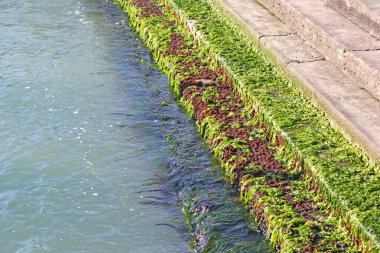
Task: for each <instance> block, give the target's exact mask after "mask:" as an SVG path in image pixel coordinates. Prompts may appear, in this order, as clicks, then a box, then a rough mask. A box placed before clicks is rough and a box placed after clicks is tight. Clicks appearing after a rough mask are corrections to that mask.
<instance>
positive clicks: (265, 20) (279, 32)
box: [220, 0, 294, 38]
mask: <svg viewBox="0 0 380 253" xmlns="http://www.w3.org/2000/svg"><path fill="white" fill-rule="evenodd" d="M220 3H221V4H222V6H223V7H224V8H225V9H226V10H227V11H228V12H230V13H232V14H233V15H234V16H235V18H237V19H238V20H240V21H241V22H242V23H244V24H245V25H246V28H248V29H249V31H250V32H251V33H252V35H254V36H255V37H257V38H260V37H262V36H268V35H274V36H284V35H288V34H292V33H294V32H293V31H292V30H291V29H290V28H289V27H288V26H287V25H285V24H284V23H282V22H281V21H279V20H278V18H276V17H275V16H273V15H272V14H271V13H270V12H269V11H268V10H266V9H264V8H263V7H262V6H261V5H260V4H258V3H257V2H256V1H255V0H241V1H236V0H222V1H220Z"/></svg>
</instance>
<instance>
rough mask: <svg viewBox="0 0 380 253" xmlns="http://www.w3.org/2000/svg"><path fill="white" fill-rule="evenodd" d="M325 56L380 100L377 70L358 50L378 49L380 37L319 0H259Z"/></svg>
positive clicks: (379, 47)
mask: <svg viewBox="0 0 380 253" xmlns="http://www.w3.org/2000/svg"><path fill="white" fill-rule="evenodd" d="M258 1H259V2H260V3H262V4H263V5H264V6H266V7H267V8H268V9H270V10H271V11H272V12H273V13H274V14H275V15H276V16H278V17H279V18H280V19H282V20H283V21H284V22H285V23H287V24H288V25H289V26H291V28H292V29H293V30H294V31H296V32H297V34H299V35H300V36H301V37H302V38H303V39H304V40H305V41H307V42H308V43H310V45H311V46H312V47H314V48H316V49H317V50H318V51H319V52H320V53H322V55H323V56H324V57H325V58H326V59H328V60H330V61H331V62H333V63H334V64H336V65H337V66H338V67H340V68H341V70H342V71H344V72H346V73H347V74H349V75H351V76H353V77H354V78H357V79H358V84H359V85H361V87H363V88H365V89H366V90H367V91H368V92H370V93H371V94H372V95H374V96H375V97H377V98H378V99H380V87H379V85H378V83H379V82H380V79H379V76H378V75H377V74H376V73H377V71H378V69H377V68H376V66H375V65H373V64H370V63H369V62H367V61H366V60H365V59H364V58H360V57H358V55H357V54H356V53H352V52H356V51H376V50H379V49H380V40H378V39H377V38H376V37H374V36H372V35H371V34H369V33H368V32H367V31H365V30H364V29H362V28H360V27H359V26H357V25H356V24H354V23H353V22H351V21H350V20H348V19H347V18H346V17H345V16H344V15H342V14H340V13H339V12H337V11H336V10H334V9H332V8H330V7H328V6H326V5H325V4H324V3H323V2H322V1H319V0H258Z"/></svg>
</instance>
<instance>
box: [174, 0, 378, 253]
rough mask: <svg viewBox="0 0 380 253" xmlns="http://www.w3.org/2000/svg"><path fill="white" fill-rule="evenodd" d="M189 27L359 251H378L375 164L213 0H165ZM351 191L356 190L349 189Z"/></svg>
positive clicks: (376, 175)
mask: <svg viewBox="0 0 380 253" xmlns="http://www.w3.org/2000/svg"><path fill="white" fill-rule="evenodd" d="M167 2H168V4H170V5H171V6H172V7H173V9H174V10H175V11H176V12H177V13H179V14H180V17H181V19H182V22H183V23H184V24H189V22H191V24H196V25H195V26H194V25H193V26H192V32H193V34H194V36H198V37H201V38H202V39H201V40H199V43H200V44H201V45H202V47H206V48H207V50H208V52H209V53H210V55H212V58H213V59H214V60H215V61H216V62H218V63H219V64H220V65H221V66H223V67H224V68H225V69H226V70H227V71H228V72H229V74H231V76H232V77H233V78H234V80H235V83H236V84H237V85H238V86H237V90H238V91H239V92H240V93H241V94H242V96H243V98H247V99H249V100H251V101H254V102H255V104H256V109H257V110H259V111H260V113H261V115H262V119H261V122H263V123H265V124H268V125H270V126H272V128H273V131H274V132H277V133H280V134H281V135H282V136H283V138H284V142H285V143H286V145H287V149H288V150H287V151H286V152H285V153H288V154H292V155H290V156H293V157H294V156H295V155H296V156H299V157H300V158H301V159H302V161H303V166H304V169H305V170H308V171H310V174H309V175H310V177H312V178H313V179H314V180H315V181H316V182H318V184H319V186H320V191H321V192H322V193H324V194H325V195H327V200H326V201H329V202H330V204H331V207H332V208H333V209H335V210H339V212H340V213H341V215H342V216H344V220H345V221H347V223H348V226H351V228H352V229H351V233H352V236H354V237H356V238H358V239H360V240H361V241H362V243H361V247H362V248H363V250H368V249H371V251H373V252H379V251H380V225H379V224H380V201H379V199H380V198H379V193H380V192H379V189H378V185H379V183H378V182H380V181H379V179H380V175H379V174H380V173H379V168H378V167H377V166H376V164H375V163H374V162H372V161H370V160H369V159H368V158H367V157H366V156H365V155H364V154H363V153H362V152H361V151H360V150H358V149H357V148H356V147H354V146H353V145H352V144H350V143H349V142H348V141H347V140H346V139H345V138H344V137H343V136H342V134H341V133H339V132H338V131H337V130H335V129H334V128H333V127H332V126H331V125H330V124H329V121H328V120H327V118H326V117H325V116H324V115H323V113H321V112H320V110H318V108H316V107H315V106H314V105H313V104H312V103H311V101H310V99H309V98H308V96H307V95H305V94H303V92H302V90H303V89H302V88H300V87H299V86H298V84H297V83H296V82H293V81H292V80H290V79H287V78H286V77H285V76H284V74H283V72H282V70H281V68H280V67H277V66H276V65H275V64H274V63H273V62H271V59H270V58H269V57H267V56H266V55H264V54H263V53H262V52H261V51H260V50H259V49H258V48H255V44H254V43H253V42H252V41H250V40H249V38H247V36H245V35H244V34H242V33H241V31H240V30H239V29H238V27H237V26H236V25H235V24H233V23H232V22H231V21H230V20H229V19H228V18H226V17H227V16H226V15H225V13H224V12H223V11H222V10H220V9H218V8H219V6H218V5H215V2H214V1H211V0H204V1H197V0H167ZM353 192H355V194H352V193H353Z"/></svg>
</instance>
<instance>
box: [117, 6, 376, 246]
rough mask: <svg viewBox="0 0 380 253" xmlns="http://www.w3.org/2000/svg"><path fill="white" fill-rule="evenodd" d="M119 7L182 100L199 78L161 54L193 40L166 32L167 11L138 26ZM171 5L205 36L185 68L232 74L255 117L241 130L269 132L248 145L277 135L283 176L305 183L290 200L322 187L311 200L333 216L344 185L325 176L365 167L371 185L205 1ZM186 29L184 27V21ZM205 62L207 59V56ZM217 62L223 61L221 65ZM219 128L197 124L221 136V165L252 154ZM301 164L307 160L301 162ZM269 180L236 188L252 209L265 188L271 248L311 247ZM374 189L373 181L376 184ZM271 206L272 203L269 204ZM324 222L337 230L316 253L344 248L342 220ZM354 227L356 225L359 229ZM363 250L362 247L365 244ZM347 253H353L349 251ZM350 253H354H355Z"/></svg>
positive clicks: (306, 229)
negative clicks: (195, 65) (234, 153)
mask: <svg viewBox="0 0 380 253" xmlns="http://www.w3.org/2000/svg"><path fill="white" fill-rule="evenodd" d="M119 2H122V3H123V2H124V8H126V10H127V11H128V13H129V15H130V17H131V22H132V25H133V26H134V27H135V28H136V29H137V31H138V32H139V33H140V35H141V36H142V38H143V39H144V40H145V42H146V43H147V45H148V47H149V48H150V49H151V50H152V51H153V56H154V58H155V59H156V61H157V64H158V66H159V67H160V68H161V69H162V70H163V71H164V72H165V73H166V74H168V75H169V77H170V80H171V85H172V87H171V88H172V90H173V92H174V93H175V95H176V96H180V95H181V91H180V82H181V81H183V80H186V79H187V78H189V77H191V76H192V75H196V74H197V73H196V69H190V70H188V71H186V72H183V71H179V70H180V68H181V67H180V66H181V64H182V63H183V62H184V61H183V57H180V56H173V55H169V56H165V52H167V50H168V47H169V44H168V41H169V38H170V36H171V34H173V33H174V32H176V33H181V35H183V36H184V37H185V40H186V41H187V43H188V44H187V46H189V47H190V48H192V49H196V48H197V47H196V45H195V44H194V43H192V41H193V37H192V36H191V35H190V34H189V33H188V31H187V30H186V29H183V28H181V27H180V26H175V27H170V28H169V29H168V28H167V27H165V23H167V22H171V21H175V20H176V19H175V16H173V14H171V13H170V12H168V11H166V9H164V11H163V12H164V13H165V15H164V16H163V17H153V18H149V19H139V18H138V16H139V10H138V9H137V8H134V7H133V6H131V5H129V4H128V2H127V1H121V0H120V1H119ZM175 4H178V5H179V8H177V9H176V10H177V11H178V13H180V17H182V18H184V17H186V18H187V19H188V20H194V19H197V22H196V24H197V25H196V27H197V29H199V30H200V31H202V36H201V37H203V39H202V40H199V43H201V45H202V46H201V49H200V50H189V51H196V54H195V55H190V56H188V57H187V61H188V62H191V61H192V60H194V59H196V58H201V59H209V62H208V61H204V63H205V64H206V65H208V66H209V67H210V68H212V67H214V68H215V67H216V66H217V65H222V66H223V67H224V68H225V69H227V70H228V72H229V74H231V76H232V77H233V78H234V80H235V83H236V84H238V85H237V86H236V89H237V91H239V92H240V93H241V94H242V95H243V98H244V99H245V102H246V103H247V108H248V109H246V110H245V111H244V113H245V114H246V115H251V111H252V110H253V109H254V110H255V111H256V114H255V115H257V116H255V117H254V118H249V119H248V120H247V122H246V123H245V124H252V125H260V124H266V126H267V127H266V128H261V129H257V130H256V131H255V132H254V133H252V136H253V137H252V138H261V139H264V140H265V139H266V138H268V134H269V136H271V137H272V142H276V138H277V136H283V137H282V138H283V139H284V142H285V145H283V146H280V147H275V146H274V147H273V148H275V149H276V158H278V159H279V160H280V161H281V162H282V163H283V164H286V165H287V167H288V168H292V169H291V170H290V171H289V172H288V175H287V177H288V178H293V179H299V178H301V176H302V180H303V181H298V184H299V185H298V187H294V188H293V189H292V192H293V193H294V194H293V195H295V196H294V198H302V197H305V195H308V196H307V197H308V198H313V196H312V195H310V193H308V192H307V191H306V188H307V187H308V186H310V185H312V183H313V182H315V181H317V182H318V184H320V185H321V186H322V188H321V189H319V191H318V192H315V195H316V196H319V197H318V198H322V197H323V196H324V194H323V193H325V194H326V195H327V200H326V204H322V205H321V207H320V208H321V209H322V210H326V209H331V207H330V206H329V205H332V206H333V207H334V210H336V209H339V208H340V206H341V205H342V201H344V198H343V199H341V198H338V199H337V198H336V197H335V196H339V195H336V192H337V190H336V188H337V187H339V186H341V185H339V182H340V183H341V182H342V181H339V182H338V184H337V185H335V184H332V183H330V181H332V180H334V179H335V178H334V177H336V174H332V175H333V177H331V180H330V181H329V182H328V183H327V181H326V178H327V177H326V175H327V174H328V173H327V174H326V173H324V172H331V171H334V169H335V172H336V173H341V172H342V170H341V167H342V166H340V165H339V164H345V165H346V164H350V166H348V167H349V168H348V169H349V170H351V169H352V168H355V167H356V168H357V174H359V175H360V176H361V175H362V173H363V169H362V168H366V169H368V171H369V172H370V173H368V178H370V179H373V178H374V177H375V176H376V175H377V174H376V173H375V172H374V170H373V168H371V166H368V165H367V164H366V161H365V159H363V157H361V156H360V155H359V156H358V152H357V150H356V149H355V148H353V147H352V146H350V145H349V144H348V143H347V141H345V140H344V139H343V137H342V136H341V135H340V134H339V133H337V132H336V131H334V130H333V129H332V128H331V126H330V125H329V124H328V123H327V121H326V119H325V118H324V117H323V115H321V113H320V112H319V111H318V110H317V109H316V108H315V107H314V106H313V105H312V104H311V103H309V102H308V100H307V99H305V98H304V97H303V96H301V95H302V94H300V92H299V90H298V89H296V86H295V85H294V84H292V83H290V82H289V81H288V80H287V79H285V78H284V77H283V75H282V74H281V73H280V72H279V71H277V70H276V66H274V65H273V64H272V63H270V61H268V59H267V58H265V57H264V56H263V55H261V54H260V52H258V51H257V50H255V49H254V48H252V45H251V44H248V43H247V41H246V40H244V39H242V38H241V36H240V35H239V34H238V33H234V31H233V29H232V30H231V27H230V26H229V24H228V23H226V22H225V21H224V19H221V17H220V16H218V15H217V14H213V13H211V12H210V11H211V8H212V7H211V5H210V4H209V3H208V2H207V1H198V2H196V1H191V0H188V1H182V0H178V1H177V0H173V1H172V2H171V6H175ZM181 4H182V5H181ZM194 6H195V7H196V10H195V9H194V8H195V7H194ZM179 10H180V11H179ZM190 14H191V15H190ZM163 21H165V22H163ZM176 22H178V21H176ZM183 22H184V23H187V22H186V21H184V20H183ZM193 29H194V27H193ZM221 32H222V33H221ZM223 33H224V34H223ZM221 35H223V38H221ZM198 36H199V34H198ZM218 36H219V37H218ZM209 38H211V39H210V41H211V42H208V40H207V39H209ZM229 38H232V39H229ZM207 42H208V44H207ZM203 43H206V44H203ZM242 52H244V53H242ZM210 55H211V58H209V57H208V56H210ZM219 55H223V58H222V57H220V56H219ZM247 73H248V74H247ZM205 94H206V95H204V94H202V99H204V100H206V101H210V99H209V98H211V97H212V96H214V95H215V94H214V91H213V88H212V87H210V88H209V90H208V91H207V92H206V93H205ZM180 101H181V102H182V103H183V104H184V106H185V108H186V110H187V111H188V112H189V113H190V114H192V113H193V110H194V108H193V106H192V104H191V103H190V102H189V101H187V100H186V99H184V98H183V97H181V98H180ZM250 101H254V102H255V104H252V103H251V102H250ZM250 107H252V108H250ZM231 116H233V115H231ZM231 127H233V128H239V127H241V126H240V125H239V124H231ZM222 128H223V125H222V124H221V123H220V122H218V121H217V120H216V119H215V118H213V117H206V118H205V119H204V120H203V121H201V122H200V124H199V125H198V130H199V132H200V133H201V134H202V135H203V136H204V137H205V138H206V139H209V140H212V139H213V138H214V136H218V139H220V142H219V143H218V145H216V144H215V143H211V147H212V148H213V152H214V154H215V156H216V157H218V158H219V159H221V157H222V156H223V154H224V148H225V147H226V146H233V147H235V148H236V149H238V150H241V151H242V152H244V153H248V152H249V150H247V147H246V146H245V145H244V143H242V142H240V141H239V140H231V139H228V138H226V137H225V136H223V135H220V133H221V132H222ZM311 137H312V138H311ZM214 140H215V139H214ZM321 150H322V151H323V152H324V153H328V154H329V158H331V157H333V158H334V159H322V158H323V157H320V156H318V154H320V153H321ZM299 157H302V158H304V159H303V160H301V159H300V158H299ZM236 159H237V157H231V158H230V160H229V161H228V162H226V163H225V164H222V165H223V166H224V168H225V169H226V174H227V175H228V176H229V177H230V179H231V180H233V179H234V177H235V176H236V175H234V172H233V171H234V168H233V162H232V161H234V160H236ZM230 161H231V162H230ZM297 161H298V162H297ZM296 163H298V165H299V166H294V165H295V164H296ZM301 165H302V166H301ZM351 165H352V166H351ZM248 167H249V166H248ZM251 167H252V168H247V172H245V173H248V174H249V172H250V170H252V171H254V170H258V169H260V168H257V166H255V165H252V166H251ZM327 167H328V169H329V170H328V171H326V170H327V169H326V168H327ZM315 168H322V171H316V169H315ZM304 169H306V170H307V171H311V173H306V174H305V175H304V173H303V170H304ZM317 172H318V173H317ZM343 174H344V173H343ZM270 176H271V177H273V178H276V179H278V180H280V179H283V178H282V175H276V174H273V175H270ZM349 176H350V174H349V173H347V175H346V176H345V177H343V178H346V179H347V182H348V183H349V182H350V180H349V179H350V177H349ZM327 179H330V178H327ZM266 180H268V175H267V176H266V177H247V180H242V181H241V182H243V184H242V186H241V187H243V186H244V187H243V188H242V189H241V192H242V198H243V199H245V201H246V202H247V204H249V203H251V202H252V199H253V198H254V195H255V193H256V192H257V191H264V190H263V189H265V192H266V194H267V196H264V197H262V198H261V199H260V200H258V202H257V203H255V205H260V204H264V205H266V206H265V209H264V212H265V214H264V216H265V217H267V218H266V219H267V221H262V222H263V223H267V224H266V226H267V231H268V233H269V234H270V237H271V242H272V243H273V245H274V246H277V247H280V249H281V250H282V251H283V252H294V251H301V250H302V248H303V247H305V243H310V242H308V240H309V238H310V236H311V234H313V233H315V229H316V224H315V223H313V222H309V221H308V220H306V219H304V218H303V217H300V215H299V214H298V213H297V212H296V211H295V210H294V208H293V207H292V206H291V205H289V204H288V203H287V202H286V201H284V200H283V199H281V198H279V197H281V192H280V191H278V189H274V188H270V187H269V188H268V187H267V186H265V185H264V184H263V183H264V182H265V181H266ZM304 182H306V183H304ZM343 182H346V181H343ZM365 182H367V181H365ZM373 182H375V180H374V181H373ZM248 185H249V187H250V188H249V187H248V188H249V190H248V191H246V190H245V186H248ZM323 187H324V188H323ZM331 187H334V188H331ZM348 189H349V188H348ZM374 189H376V188H374ZM297 192H299V196H297V194H296V193H297ZM347 192H349V191H348V190H347V189H346V193H347ZM334 193H335V195H334ZM341 196H343V195H341ZM348 197H350V196H348ZM268 203H271V204H270V205H268ZM360 203H362V200H361V199H360V198H356V202H355V203H353V204H354V205H358V204H360ZM374 203H375V201H374V200H373V201H372V202H371V201H369V202H368V205H367V208H369V209H370V211H372V213H371V214H372V217H373V219H376V217H377V212H376V210H374V209H373V208H371V207H373V205H372V204H374ZM375 204H376V203H375ZM340 213H341V214H342V213H343V214H345V212H344V211H343V210H341V212H340ZM349 218H352V217H349ZM326 219H327V223H330V224H331V226H335V227H337V228H338V229H336V230H335V232H334V233H329V234H326V235H324V237H323V238H324V239H322V240H326V241H327V242H326V243H325V244H324V245H327V246H322V248H320V250H322V249H323V250H324V251H336V250H338V248H336V247H335V248H334V247H332V248H331V247H330V246H328V245H329V244H331V242H334V241H343V242H347V243H349V242H348V241H347V235H346V231H345V230H344V229H342V226H341V225H340V223H342V220H340V219H339V218H336V217H334V216H331V217H327V218H326ZM347 221H348V223H349V224H352V226H353V227H355V225H356V227H355V228H354V229H356V231H355V232H356V233H355V235H356V236H357V237H359V238H361V236H362V234H365V233H363V231H358V229H357V228H358V227H360V226H358V225H357V224H355V222H352V219H347ZM359 225H361V224H360V223H359ZM286 228H291V229H292V231H291V232H289V231H286ZM366 239H367V238H366ZM361 246H365V245H363V244H362V245H361ZM323 247H325V248H323ZM329 247H330V248H329ZM372 247H373V245H372ZM346 251H351V250H348V249H346ZM353 252H355V251H354V250H353Z"/></svg>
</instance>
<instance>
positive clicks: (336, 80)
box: [289, 61, 380, 159]
mask: <svg viewBox="0 0 380 253" xmlns="http://www.w3.org/2000/svg"><path fill="white" fill-rule="evenodd" d="M289 69H290V71H292V73H293V74H294V75H295V76H296V77H297V78H298V79H299V80H300V81H302V83H303V84H304V85H305V86H306V87H307V88H308V89H309V90H311V91H312V92H313V94H314V96H315V98H316V99H317V101H319V102H321V103H322V104H323V105H324V106H325V109H327V111H328V113H329V115H330V117H333V121H334V123H336V124H340V125H341V126H343V130H344V133H345V135H346V137H348V138H349V139H351V140H352V141H353V142H357V143H359V145H360V146H362V147H365V148H364V149H365V150H366V151H367V152H370V153H371V155H372V156H374V157H376V158H377V159H380V134H379V133H380V102H379V101H378V100H377V99H375V98H374V97H373V96H372V95H371V94H369V93H368V92H367V91H365V90H363V89H361V88H360V87H359V86H357V85H356V84H355V81H354V80H352V79H351V78H349V77H348V76H347V75H345V74H344V73H342V72H341V71H340V70H339V69H338V68H337V67H335V66H334V65H333V64H331V63H330V62H327V61H319V62H308V63H291V64H289Z"/></svg>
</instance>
